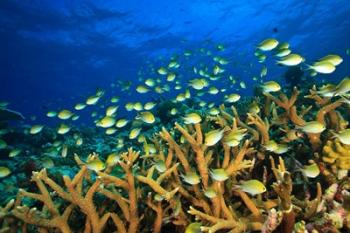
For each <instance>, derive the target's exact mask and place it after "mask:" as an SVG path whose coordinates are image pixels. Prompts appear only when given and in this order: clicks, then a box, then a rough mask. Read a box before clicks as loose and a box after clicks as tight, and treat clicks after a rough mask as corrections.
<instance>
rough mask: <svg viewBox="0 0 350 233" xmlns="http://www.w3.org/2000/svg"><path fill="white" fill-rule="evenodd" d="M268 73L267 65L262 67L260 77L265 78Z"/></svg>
mask: <svg viewBox="0 0 350 233" xmlns="http://www.w3.org/2000/svg"><path fill="white" fill-rule="evenodd" d="M266 75H267V67H266V66H264V67H263V68H262V69H261V72H260V78H263V77H265V76H266Z"/></svg>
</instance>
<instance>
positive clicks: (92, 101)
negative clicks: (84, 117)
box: [85, 95, 100, 105]
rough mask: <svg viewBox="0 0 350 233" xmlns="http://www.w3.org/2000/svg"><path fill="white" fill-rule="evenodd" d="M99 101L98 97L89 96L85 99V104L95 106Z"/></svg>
mask: <svg viewBox="0 0 350 233" xmlns="http://www.w3.org/2000/svg"><path fill="white" fill-rule="evenodd" d="M99 99H100V96H95V95H94V96H90V97H88V98H87V99H86V102H85V103H86V104H87V105H95V104H97V102H98V101H99Z"/></svg>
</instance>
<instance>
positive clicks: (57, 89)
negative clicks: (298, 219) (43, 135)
mask: <svg viewBox="0 0 350 233" xmlns="http://www.w3.org/2000/svg"><path fill="white" fill-rule="evenodd" d="M349 13H350V2H349V1H348V0H338V1H337V0H334V1H299V0H294V1H293V0H288V1H287V0H286V1H267V0H260V1H252V0H249V1H248V0H244V1H238V0H235V1H227V0H226V1H219V0H217V1H214V0H212V1H203V0H201V1H199V0H197V1H174V0H173V1H164V0H162V1H160V0H158V1H67V0H66V1H63V0H60V1H51V0H46V1H38V0H37V1H22V0H21V1H19V0H18V1H16V0H13V1H10V0H2V1H0V25H1V27H0V38H1V41H0V78H1V82H0V100H2V101H7V102H10V106H9V107H10V108H12V109H15V110H18V111H20V112H22V113H23V114H24V115H25V116H26V118H27V119H30V117H31V116H36V119H37V120H36V121H44V120H45V121H46V120H47V118H46V117H45V114H46V112H47V111H48V110H52V109H53V110H55V109H57V108H72V106H74V104H75V103H77V102H79V101H81V100H84V99H85V98H86V96H88V95H91V94H93V93H94V92H95V90H96V88H98V87H99V88H103V89H104V90H106V93H108V95H110V96H112V95H118V96H123V98H122V99H123V100H124V101H126V102H127V101H132V100H134V101H135V100H138V99H140V98H141V96H140V95H133V94H132V93H129V94H131V95H128V93H121V92H120V90H118V89H117V88H112V87H111V84H112V83H115V82H116V81H117V80H130V81H132V82H133V85H136V82H137V78H138V77H137V73H138V72H139V70H140V69H142V68H143V67H146V62H147V61H148V62H151V63H152V64H154V65H155V66H157V64H158V65H161V64H162V62H161V60H159V57H160V56H162V57H167V58H170V56H172V55H174V54H181V53H183V51H184V50H185V49H198V48H202V47H206V48H211V49H212V48H214V47H215V45H216V44H219V43H220V44H224V45H225V47H226V50H225V52H224V54H225V56H228V57H230V58H232V60H233V61H235V62H238V63H239V64H249V63H250V62H253V63H255V64H258V63H257V61H256V58H255V57H254V55H253V53H254V49H255V46H256V45H257V44H258V43H259V42H260V41H261V40H263V39H265V38H267V37H274V38H277V39H278V40H280V41H287V42H289V43H290V45H291V47H292V48H293V51H296V52H298V53H300V54H302V55H303V56H305V57H307V59H309V60H312V59H317V58H319V57H321V56H324V55H327V54H329V53H336V54H339V55H340V56H342V57H344V58H345V57H347V55H346V54H345V50H346V49H347V48H349V47H350V44H349V38H350V17H349ZM195 59H196V58H193V59H192V60H191V61H189V62H193V63H196V60H195ZM349 60H350V59H344V62H343V64H342V65H341V66H340V67H339V68H337V70H336V72H334V73H333V74H332V75H328V76H325V77H324V78H325V79H327V81H330V82H332V81H338V80H339V79H341V78H343V77H344V76H345V75H346V74H348V73H346V68H348V67H349V65H350V62H349ZM267 64H268V68H269V73H268V79H278V78H280V76H281V74H282V73H283V72H284V71H285V68H281V67H278V66H275V65H272V66H271V68H270V65H269V64H273V62H270V63H269V62H268V63H267ZM260 68H261V65H260V66H259V64H258V65H257V66H255V67H254V70H253V71H250V73H249V74H246V73H245V72H244V70H245V69H238V68H232V72H233V73H234V74H236V75H237V76H239V77H240V78H241V80H245V81H246V82H247V83H248V84H249V82H250V81H249V80H251V76H252V75H251V72H255V74H259V72H260ZM189 78H193V77H189ZM321 78H322V76H321ZM282 81H283V80H282ZM133 90H134V89H131V91H130V92H134V91H133ZM251 93H252V88H250V86H249V88H248V89H247V90H246V91H243V94H247V95H249V94H251ZM151 95H152V94H150V95H148V97H149V98H152V96H151ZM167 95H169V94H167ZM142 98H144V97H142Z"/></svg>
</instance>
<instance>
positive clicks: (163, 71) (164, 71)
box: [157, 67, 168, 75]
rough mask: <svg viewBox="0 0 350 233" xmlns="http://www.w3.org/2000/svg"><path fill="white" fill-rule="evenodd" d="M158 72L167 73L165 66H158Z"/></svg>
mask: <svg viewBox="0 0 350 233" xmlns="http://www.w3.org/2000/svg"><path fill="white" fill-rule="evenodd" d="M157 72H158V74H160V75H167V74H168V71H167V69H166V68H164V67H160V68H159V69H158V70H157Z"/></svg>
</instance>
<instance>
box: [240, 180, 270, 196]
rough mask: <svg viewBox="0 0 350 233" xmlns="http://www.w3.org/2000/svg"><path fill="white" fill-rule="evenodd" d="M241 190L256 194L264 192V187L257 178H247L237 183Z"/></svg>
mask: <svg viewBox="0 0 350 233" xmlns="http://www.w3.org/2000/svg"><path fill="white" fill-rule="evenodd" d="M237 186H238V187H239V189H241V190H242V191H243V192H246V193H249V194H250V195H253V196H255V195H257V194H261V193H264V192H266V187H265V185H264V184H263V183H261V181H259V180H247V181H243V182H242V183H241V184H239V185H237Z"/></svg>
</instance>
